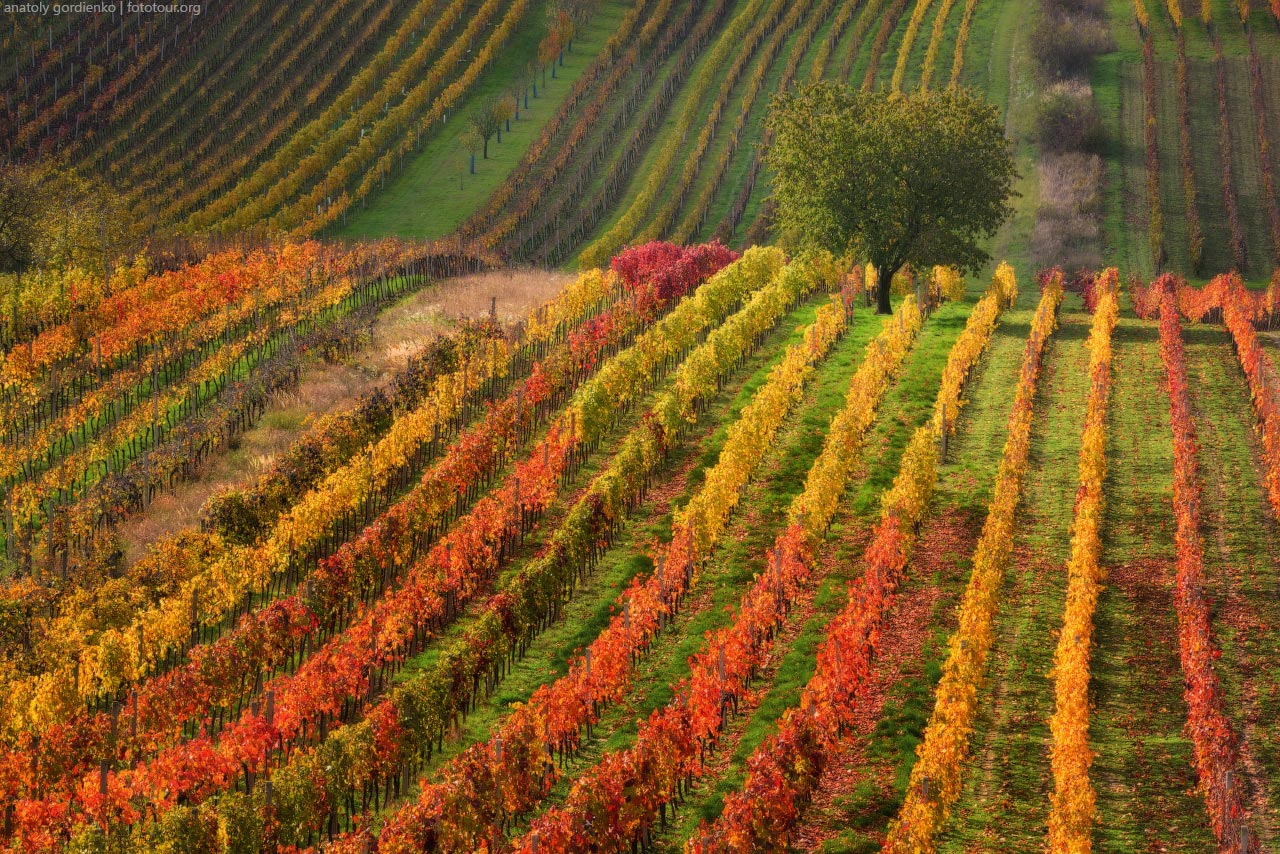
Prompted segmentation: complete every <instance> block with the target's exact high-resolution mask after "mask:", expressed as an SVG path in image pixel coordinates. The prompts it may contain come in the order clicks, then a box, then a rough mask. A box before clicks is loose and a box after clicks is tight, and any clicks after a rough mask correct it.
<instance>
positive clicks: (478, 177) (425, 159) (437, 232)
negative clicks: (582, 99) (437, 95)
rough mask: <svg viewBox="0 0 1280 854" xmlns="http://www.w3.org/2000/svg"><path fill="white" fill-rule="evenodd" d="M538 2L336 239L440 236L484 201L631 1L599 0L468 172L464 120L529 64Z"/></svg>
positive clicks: (540, 21) (539, 18) (538, 24)
mask: <svg viewBox="0 0 1280 854" xmlns="http://www.w3.org/2000/svg"><path fill="white" fill-rule="evenodd" d="M546 5H547V3H546V2H545V0H538V2H534V3H532V4H531V6H530V9H529V11H527V12H526V13H525V18H524V20H523V21H522V22H521V24H520V26H519V27H517V28H516V34H515V36H513V37H512V39H511V41H510V42H509V43H508V44H507V45H506V47H504V48H503V50H502V53H501V55H500V56H499V57H498V58H497V59H496V60H495V61H494V63H493V65H492V66H491V67H490V68H489V69H487V70H486V71H485V72H484V73H483V74H481V75H480V79H479V80H477V81H476V84H475V85H474V86H473V87H472V89H471V91H470V92H469V93H468V94H467V95H466V97H465V98H464V100H463V102H462V106H461V107H460V108H459V109H457V110H452V111H450V112H449V114H448V116H447V121H446V123H445V125H444V129H443V130H442V131H440V132H438V133H435V134H433V135H431V136H430V137H429V138H428V139H427V140H426V141H424V142H423V145H422V149H421V150H420V151H419V152H418V153H417V154H415V155H413V156H412V157H411V158H410V159H408V160H406V162H405V166H404V169H403V170H402V171H401V172H400V174H399V175H398V176H396V177H395V178H393V179H391V180H390V181H388V183H387V186H386V188H385V189H383V190H382V191H381V192H379V193H377V194H375V195H374V196H373V197H372V200H371V201H370V203H369V204H368V206H367V207H363V208H353V209H352V211H351V213H350V214H349V215H348V217H347V221H346V224H345V225H344V224H341V223H339V224H337V225H335V226H334V227H333V228H332V229H331V231H332V233H333V234H334V235H335V236H341V237H382V236H388V235H393V236H397V237H417V238H435V237H443V236H444V235H446V234H448V233H450V232H451V231H453V229H455V228H456V227H457V226H458V225H459V224H461V223H462V221H463V220H465V219H466V218H467V216H469V215H470V214H471V213H473V212H474V211H475V210H477V209H478V208H480V207H481V206H483V205H484V203H485V202H486V201H487V200H488V198H489V196H490V194H492V193H493V192H494V191H495V190H496V189H497V188H498V187H499V186H501V184H502V182H503V181H504V180H506V177H507V176H508V175H509V174H510V173H511V170H513V169H514V168H515V167H516V165H517V164H518V163H519V162H520V159H521V158H522V157H523V156H524V153H525V151H526V150H528V147H529V145H530V144H532V143H533V141H534V140H535V139H537V137H538V135H539V134H540V133H541V132H542V128H543V126H544V125H545V124H546V122H547V121H548V120H549V119H550V118H551V117H552V115H553V114H554V113H555V111H556V110H557V109H558V108H559V106H560V103H561V101H563V100H564V97H565V96H566V95H568V93H569V91H570V89H572V88H573V84H574V81H576V80H577V79H578V77H579V76H581V74H582V72H583V71H584V70H585V69H586V68H587V66H588V65H590V64H591V62H592V61H593V60H594V59H595V57H596V55H597V54H598V53H599V51H600V49H601V48H602V47H603V46H604V43H605V42H606V41H607V40H608V38H609V36H610V35H612V34H613V32H614V31H615V30H616V29H617V27H618V24H619V22H621V20H622V18H623V16H624V15H625V13H626V11H627V9H628V8H630V6H631V3H630V2H629V0H601V2H600V4H599V6H598V8H597V9H596V11H595V12H594V13H593V14H592V16H591V18H590V20H589V21H588V22H587V25H586V27H585V29H584V31H583V32H582V33H581V34H580V35H579V36H578V37H576V38H575V39H574V41H573V51H572V52H570V53H566V54H565V57H564V65H563V66H562V67H560V68H558V69H557V70H556V78H555V79H554V80H553V79H552V78H551V77H550V76H549V75H548V76H547V80H546V85H545V86H544V85H542V82H541V78H539V85H538V96H539V97H537V98H532V97H531V98H530V99H529V107H528V109H521V111H520V120H519V121H515V120H513V121H512V122H511V131H510V132H504V133H503V135H502V142H501V143H498V142H497V141H496V140H490V142H489V158H488V159H487V160H486V159H484V158H482V157H481V156H480V153H479V152H477V154H476V167H475V168H476V171H475V174H471V173H470V171H469V163H468V153H467V150H466V148H465V146H464V145H463V143H462V141H461V139H462V136H463V134H464V133H465V132H466V130H467V121H468V119H469V118H470V117H471V116H473V115H475V114H477V113H478V112H479V111H480V110H481V109H482V108H483V107H484V106H485V103H486V102H487V101H488V99H490V98H493V97H499V96H503V95H506V94H507V93H508V92H510V91H511V88H512V85H513V81H514V80H515V78H516V77H517V75H519V74H520V73H521V72H522V71H523V70H524V69H525V67H526V65H528V64H529V63H531V62H532V61H533V59H534V57H535V55H536V53H537V49H538V42H539V41H541V39H542V37H543V35H544V34H545V33H546V15H545V11H544V10H545V7H546Z"/></svg>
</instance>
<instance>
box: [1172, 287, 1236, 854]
mask: <svg viewBox="0 0 1280 854" xmlns="http://www.w3.org/2000/svg"><path fill="white" fill-rule="evenodd" d="M1156 287H1157V288H1159V292H1160V356H1161V359H1162V361H1163V362H1164V369H1165V378H1166V380H1167V381H1168V388H1169V416H1170V423H1171V425H1172V428H1173V467H1174V468H1173V512H1174V518H1175V521H1176V522H1177V531H1176V534H1175V539H1176V543H1177V549H1178V556H1177V589H1176V591H1175V597H1174V603H1175V607H1176V609H1177V612H1178V650H1179V653H1180V657H1181V660H1182V673H1183V677H1184V680H1185V682H1184V687H1183V697H1184V699H1185V700H1186V702H1187V727H1186V728H1187V734H1188V735H1189V736H1190V737H1191V744H1192V747H1193V749H1194V761H1195V766H1196V771H1197V774H1198V777H1199V781H1200V790H1201V791H1202V792H1203V793H1204V798H1205V804H1206V806H1207V807H1208V810H1209V818H1210V821H1211V823H1212V825H1213V830H1214V834H1215V835H1216V836H1217V838H1218V844H1219V846H1220V848H1221V849H1222V850H1226V851H1235V850H1236V849H1237V848H1239V847H1240V846H1239V845H1238V843H1239V841H1240V833H1239V828H1240V827H1241V826H1242V824H1243V821H1244V818H1245V808H1244V803H1243V798H1242V791H1243V787H1242V786H1233V785H1231V782H1230V781H1231V778H1232V774H1233V772H1234V773H1239V772H1235V771H1234V769H1235V768H1236V766H1237V764H1238V762H1239V753H1238V750H1237V735H1236V733H1235V732H1234V730H1233V727H1232V726H1231V722H1230V721H1229V720H1228V719H1227V717H1226V715H1225V714H1224V712H1223V704H1224V700H1223V696H1222V687H1221V684H1220V683H1219V681H1218V676H1217V673H1216V672H1215V671H1214V667H1213V662H1214V659H1216V658H1217V657H1218V648H1217V645H1216V644H1215V643H1214V641H1213V633H1212V629H1211V628H1210V613H1209V602H1208V601H1207V600H1206V599H1205V595H1204V547H1203V545H1202V544H1201V542H1200V498H1201V488H1200V465H1199V462H1198V460H1197V455H1198V446H1199V443H1198V441H1197V439H1196V426H1195V416H1194V415H1193V413H1192V409H1191V395H1190V388H1189V385H1188V381H1187V362H1186V350H1185V348H1184V347H1183V344H1182V331H1181V329H1180V328H1179V325H1178V304H1177V299H1176V297H1175V295H1174V282H1173V281H1172V280H1171V279H1165V280H1164V281H1162V282H1157V283H1156ZM1233 846H1235V847H1233ZM1248 850H1250V849H1249V848H1245V849H1244V851H1245V852H1247V851H1248ZM1252 850H1260V849H1259V848H1258V846H1256V845H1254V846H1252ZM1242 854H1244V852H1242Z"/></svg>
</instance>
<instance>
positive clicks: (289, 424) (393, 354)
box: [119, 270, 573, 563]
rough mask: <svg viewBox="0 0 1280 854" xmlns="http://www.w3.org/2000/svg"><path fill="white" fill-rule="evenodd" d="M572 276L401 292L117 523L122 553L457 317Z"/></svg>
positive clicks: (472, 280)
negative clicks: (362, 333) (190, 476)
mask: <svg viewBox="0 0 1280 854" xmlns="http://www.w3.org/2000/svg"><path fill="white" fill-rule="evenodd" d="M572 280H573V276H572V275H569V274H566V273H560V272H555V271H551V272H543V271H536V270H501V271H497V272H492V273H480V274H476V275H473V276H463V277H460V278H457V279H449V280H447V281H444V282H442V283H440V284H438V285H434V286H428V287H426V288H424V289H422V290H420V291H418V292H417V293H415V294H412V295H411V296H408V297H406V298H405V299H403V300H401V301H400V302H398V303H396V304H395V305H393V306H391V307H390V308H388V309H387V310H385V311H383V312H382V313H381V314H380V315H379V316H378V318H377V320H376V321H375V323H374V327H373V336H372V340H371V341H369V342H368V343H367V344H365V346H364V347H362V348H361V349H360V350H359V351H357V352H356V353H355V354H354V355H353V356H351V358H349V359H347V360H346V361H344V362H342V363H338V364H330V363H326V362H324V361H323V360H321V359H319V358H308V360H307V362H306V364H305V366H304V368H303V371H302V380H301V382H300V383H299V384H298V386H297V387H296V388H295V389H293V390H292V391H289V392H286V393H281V394H278V395H276V396H275V398H274V400H273V403H272V406H271V407H270V409H268V410H267V412H266V413H265V414H264V415H263V417H262V418H261V419H259V421H258V423H257V424H256V425H254V427H253V428H252V429H250V430H249V431H247V432H246V433H244V434H243V435H242V436H241V437H240V440H239V442H238V443H236V447H234V448H232V449H229V450H225V451H223V452H222V453H220V454H219V455H217V456H215V457H214V458H212V459H211V460H210V462H209V463H208V464H207V465H206V467H205V471H204V473H203V474H202V475H201V477H200V478H199V479H197V480H194V481H190V482H187V483H183V484H180V485H179V486H178V487H177V488H176V489H175V490H173V491H172V492H169V493H166V494H165V495H162V496H160V497H158V498H157V499H156V500H155V501H154V502H152V504H151V505H150V506H149V507H147V509H146V510H144V511H143V512H141V513H138V514H135V515H134V516H132V517H131V518H130V519H128V520H127V521H126V522H125V523H124V524H122V525H121V526H120V529H119V530H120V537H121V540H122V542H123V543H124V546H125V555H126V561H127V562H128V563H133V562H135V561H137V560H138V559H139V558H141V557H142V556H143V555H144V554H146V550H147V548H148V547H149V546H150V545H151V544H152V543H154V542H156V541H157V540H158V539H160V538H161V537H163V536H165V535H167V534H171V533H174V532H176V531H178V530H181V529H183V528H186V527H190V526H193V525H195V524H197V523H198V521H199V517H200V508H201V507H202V506H203V505H204V502H205V500H206V499H208V497H209V496H210V495H212V494H213V493H215V492H217V491H218V490H221V489H226V488H231V487H238V486H242V485H244V484H246V483H249V482H251V481H252V480H253V479H254V478H256V477H257V476H258V475H259V474H261V473H262V472H264V471H265V470H266V469H267V468H268V467H269V466H270V465H271V463H272V461H273V460H274V459H275V457H276V455H277V454H280V453H281V452H283V451H284V450H286V449H287V448H288V447H289V445H290V444H292V443H293V441H294V440H295V439H297V438H298V437H299V436H301V435H302V434H303V433H304V432H305V431H306V430H307V428H308V427H309V426H310V424H311V422H312V421H313V420H314V419H315V418H317V417H318V416H320V415H323V414H325V413H329V412H336V411H339V410H342V409H346V408H349V407H351V406H353V405H354V404H356V403H357V402H359V400H360V399H361V398H363V397H364V396H365V395H366V394H368V393H369V392H370V391H372V390H373V389H374V388H376V387H377V386H379V385H381V384H383V383H386V382H387V381H389V380H390V379H391V378H392V377H393V376H394V375H395V373H396V372H397V371H399V370H401V369H402V368H404V366H405V365H406V364H407V363H408V360H409V357H410V356H412V355H413V354H415V353H417V352H419V351H420V350H421V349H422V348H423V347H424V346H426V344H427V343H428V342H429V341H430V340H431V339H432V338H434V337H435V336H437V335H440V334H441V333H443V332H445V331H447V330H448V329H449V328H450V327H451V326H453V325H454V324H455V323H456V322H457V321H458V320H460V319H462V318H467V317H477V316H480V315H483V314H485V313H487V312H488V311H489V307H490V299H491V298H492V297H496V298H497V310H498V316H499V317H501V318H503V319H504V320H517V319H520V318H522V317H525V316H527V315H528V313H529V312H530V311H531V310H532V309H534V308H535V307H537V306H538V305H540V304H542V303H544V302H546V301H547V300H549V299H551V298H552V297H553V296H554V295H555V294H556V293H557V292H558V291H559V290H560V289H561V288H563V287H564V286H565V284H566V283H568V282H570V281H572Z"/></svg>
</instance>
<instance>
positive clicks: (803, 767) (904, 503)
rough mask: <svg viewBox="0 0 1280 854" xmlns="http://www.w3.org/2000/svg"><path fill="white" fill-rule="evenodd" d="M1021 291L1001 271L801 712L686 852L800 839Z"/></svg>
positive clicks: (893, 489)
mask: <svg viewBox="0 0 1280 854" xmlns="http://www.w3.org/2000/svg"><path fill="white" fill-rule="evenodd" d="M1015 294H1016V286H1015V284H1014V281H1013V273H1012V270H1011V269H1009V268H1008V267H1005V266H1004V265H1001V269H1000V270H999V271H998V272H997V274H996V277H995V279H994V280H993V281H992V283H991V286H990V287H989V288H988V290H987V293H986V294H985V295H984V296H983V297H982V299H980V300H979V301H978V303H977V304H976V305H975V306H974V308H973V311H972V312H971V313H970V315H969V320H968V322H967V323H966V324H965V329H964V330H963V331H962V332H961V333H960V336H959V337H958V338H957V339H956V342H955V343H954V344H953V345H952V348H951V352H950V353H949V354H948V356H947V363H946V366H945V367H944V369H943V379H942V382H941V384H940V387H939V390H938V395H937V397H936V400H935V403H934V413H933V416H932V418H931V419H930V420H929V422H928V423H927V424H925V425H923V426H921V427H920V428H918V429H917V430H916V431H915V433H914V434H913V435H912V437H911V439H910V440H909V441H908V443H907V447H906V449H905V450H904V451H903V455H902V459H901V461H900V463H899V468H898V474H897V475H896V476H895V478H894V481H893V484H892V485H891V486H890V487H889V489H888V490H887V491H886V492H885V493H884V495H883V496H882V497H881V500H880V505H881V512H880V519H879V521H878V522H877V523H876V525H875V527H874V530H873V533H872V537H871V542H870V543H869V544H868V546H867V548H866V551H865V552H864V555H863V563H864V565H865V570H864V572H863V575H862V576H861V577H860V578H858V579H857V580H855V581H854V582H853V583H852V584H850V586H849V591H848V601H847V603H846V604H845V606H844V608H843V609H842V610H841V611H840V613H839V614H837V615H836V616H835V617H834V618H832V620H831V622H830V623H828V625H827V628H826V636H825V639H824V640H823V642H822V644H821V645H820V646H819V648H818V652H817V662H816V665H817V666H816V669H815V672H814V674H813V676H812V677H810V679H809V681H808V683H806V685H805V686H804V688H803V689H802V691H801V695H800V706H799V708H796V707H792V708H789V709H788V710H787V711H786V712H784V713H783V715H782V717H781V719H780V720H779V724H778V729H777V732H776V733H774V734H772V735H770V736H769V737H767V738H766V739H765V740H764V742H762V743H761V745H760V746H759V747H758V748H757V749H756V750H755V751H754V752H753V753H752V755H751V756H750V757H749V758H748V759H747V763H746V764H747V768H748V773H747V780H746V783H745V785H744V787H743V789H742V790H740V791H734V792H731V793H730V794H729V795H728V796H727V797H726V798H725V804H724V810H723V811H722V812H721V814H720V816H719V817H718V818H717V819H716V820H715V821H714V822H711V823H706V822H704V823H703V824H702V825H701V826H700V827H699V829H698V831H697V832H696V833H695V834H694V836H693V837H692V838H690V839H689V840H688V842H687V843H686V845H685V850H686V851H687V852H691V854H710V853H711V852H726V854H727V852H763V851H770V850H774V849H775V848H776V847H778V846H784V845H786V844H787V843H788V842H789V841H791V839H792V836H791V834H792V831H793V830H794V828H795V826H796V824H797V822H798V820H799V818H800V815H801V813H802V811H803V810H804V808H805V806H806V805H807V803H808V801H809V798H810V796H811V795H812V792H813V790H814V788H815V787H816V786H817V783H818V780H819V778H820V777H821V775H822V772H823V769H824V767H825V765H826V763H827V760H828V757H829V753H830V752H831V751H833V750H834V749H835V747H836V746H837V744H838V743H839V741H840V739H841V737H842V735H843V733H844V732H845V731H846V730H847V729H848V728H849V726H850V725H851V723H852V721H853V715H854V713H855V711H856V709H857V707H858V701H859V697H860V695H861V693H862V691H863V689H864V687H865V685H866V682H867V679H868V678H869V677H870V674H871V657H872V655H873V654H874V650H875V646H876V642H877V638H878V635H879V627H880V625H881V623H882V622H883V620H884V618H885V616H886V614H887V613H888V610H889V608H890V607H891V605H892V603H893V595H894V591H895V590H896V589H897V587H898V586H899V585H900V584H901V582H902V580H903V578H904V576H905V572H906V568H907V563H908V561H909V560H910V557H911V553H912V550H913V549H914V547H915V543H916V538H917V537H918V535H919V533H918V532H919V526H920V524H921V523H922V522H923V520H924V518H925V516H926V514H927V513H928V510H929V502H930V498H931V496H932V493H933V489H934V484H935V482H936V480H937V469H938V465H939V463H940V462H941V449H940V448H939V443H940V442H942V441H944V438H943V437H945V436H948V435H949V434H951V433H952V432H954V431H955V429H956V423H957V421H956V419H957V416H958V414H959V410H960V407H961V406H962V405H963V400H962V398H961V397H960V394H961V390H962V385H963V382H964V380H965V378H966V377H967V376H968V375H969V373H970V372H971V371H972V370H973V368H974V366H975V365H976V364H977V361H978V359H979V358H980V357H981V355H982V353H983V352H984V351H985V350H986V347H987V345H988V343H989V342H990V339H991V336H992V334H993V333H994V331H995V327H996V324H997V323H998V321H999V318H1000V315H1001V313H1002V312H1003V310H1004V309H1005V307H1006V306H1007V305H1009V304H1010V303H1011V302H1012V300H1013V299H1014V296H1015ZM807 559H809V560H812V559H813V557H812V556H811V555H810V556H807Z"/></svg>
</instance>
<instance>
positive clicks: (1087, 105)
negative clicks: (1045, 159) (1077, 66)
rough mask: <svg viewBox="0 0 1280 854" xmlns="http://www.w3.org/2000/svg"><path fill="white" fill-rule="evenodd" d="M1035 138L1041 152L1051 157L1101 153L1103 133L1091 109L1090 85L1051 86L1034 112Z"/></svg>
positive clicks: (1068, 82) (1075, 82)
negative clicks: (1077, 152) (1072, 152)
mask: <svg viewBox="0 0 1280 854" xmlns="http://www.w3.org/2000/svg"><path fill="white" fill-rule="evenodd" d="M1036 135H1037V136H1038V138H1039V142H1040V148H1041V150H1042V151H1046V152H1049V153H1052V154H1062V153H1064V152H1067V151H1084V152H1093V153H1100V152H1101V150H1102V146H1103V144H1104V143H1105V142H1106V132H1105V131H1104V129H1103V126H1102V119H1101V118H1099V117H1098V111H1097V110H1096V109H1095V108H1094V106H1093V89H1092V88H1091V87H1090V86H1089V84H1087V83H1085V82H1083V81H1079V80H1064V81H1061V82H1059V83H1055V84H1053V85H1052V86H1050V87H1049V88H1048V89H1047V90H1046V91H1045V93H1044V95H1043V96H1042V97H1041V99H1040V104H1039V107H1038V109H1037V113H1036Z"/></svg>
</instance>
